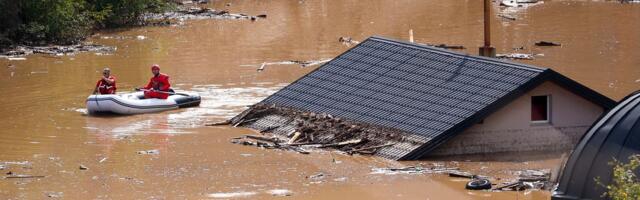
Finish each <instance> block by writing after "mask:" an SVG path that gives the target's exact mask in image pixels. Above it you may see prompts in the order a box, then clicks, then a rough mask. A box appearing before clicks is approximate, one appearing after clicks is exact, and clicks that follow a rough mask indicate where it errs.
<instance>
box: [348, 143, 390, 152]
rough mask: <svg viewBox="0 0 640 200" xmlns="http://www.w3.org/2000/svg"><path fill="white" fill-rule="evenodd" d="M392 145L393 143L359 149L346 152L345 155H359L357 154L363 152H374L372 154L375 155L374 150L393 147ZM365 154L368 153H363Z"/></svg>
mask: <svg viewBox="0 0 640 200" xmlns="http://www.w3.org/2000/svg"><path fill="white" fill-rule="evenodd" d="M393 145H395V143H391V144H383V145H377V146H371V147H365V148H360V149H354V150H350V151H347V153H348V154H353V153H359V152H364V151H369V150H374V153H375V150H378V149H379V148H382V147H388V146H393ZM365 153H367V154H369V152H365Z"/></svg>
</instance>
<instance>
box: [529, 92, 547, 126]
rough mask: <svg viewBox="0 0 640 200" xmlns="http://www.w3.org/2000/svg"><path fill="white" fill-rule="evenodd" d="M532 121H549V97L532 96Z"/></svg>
mask: <svg viewBox="0 0 640 200" xmlns="http://www.w3.org/2000/svg"><path fill="white" fill-rule="evenodd" d="M531 121H533V122H548V121H549V96H548V95H544V96H531Z"/></svg>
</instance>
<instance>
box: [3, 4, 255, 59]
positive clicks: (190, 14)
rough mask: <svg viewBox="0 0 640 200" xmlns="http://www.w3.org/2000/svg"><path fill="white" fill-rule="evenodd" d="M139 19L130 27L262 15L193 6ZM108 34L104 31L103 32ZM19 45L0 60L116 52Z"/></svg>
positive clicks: (86, 46) (76, 46)
mask: <svg viewBox="0 0 640 200" xmlns="http://www.w3.org/2000/svg"><path fill="white" fill-rule="evenodd" d="M142 18H143V20H141V21H140V23H139V24H137V25H134V26H130V27H129V28H131V27H145V26H181V25H184V21H186V20H200V19H229V20H251V21H256V20H258V19H266V18H267V15H266V14H259V15H247V14H242V13H230V12H229V11H227V10H215V9H212V8H206V7H196V6H178V8H177V9H176V10H174V11H168V12H165V13H161V14H147V15H144V16H142ZM122 28H127V27H120V28H116V29H122ZM106 31H108V30H106ZM22 43H23V44H19V45H13V46H10V47H7V48H3V49H0V58H6V59H9V60H23V57H25V56H28V55H31V54H43V55H52V56H64V55H74V54H76V53H79V52H96V53H98V54H100V55H108V54H111V53H113V52H115V51H116V49H117V48H116V47H109V46H104V45H99V44H93V43H91V42H86V41H79V42H78V43H76V44H71V45H57V44H50V45H43V46H40V45H26V43H27V42H22Z"/></svg>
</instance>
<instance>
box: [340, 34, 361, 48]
mask: <svg viewBox="0 0 640 200" xmlns="http://www.w3.org/2000/svg"><path fill="white" fill-rule="evenodd" d="M338 42H340V43H342V44H344V45H346V46H347V47H350V46H351V45H356V44H360V41H357V40H353V39H352V38H351V37H345V36H343V37H340V38H338Z"/></svg>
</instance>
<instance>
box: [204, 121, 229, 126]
mask: <svg viewBox="0 0 640 200" xmlns="http://www.w3.org/2000/svg"><path fill="white" fill-rule="evenodd" d="M229 124H231V120H225V121H221V122H214V123H210V124H205V126H224V125H229Z"/></svg>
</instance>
